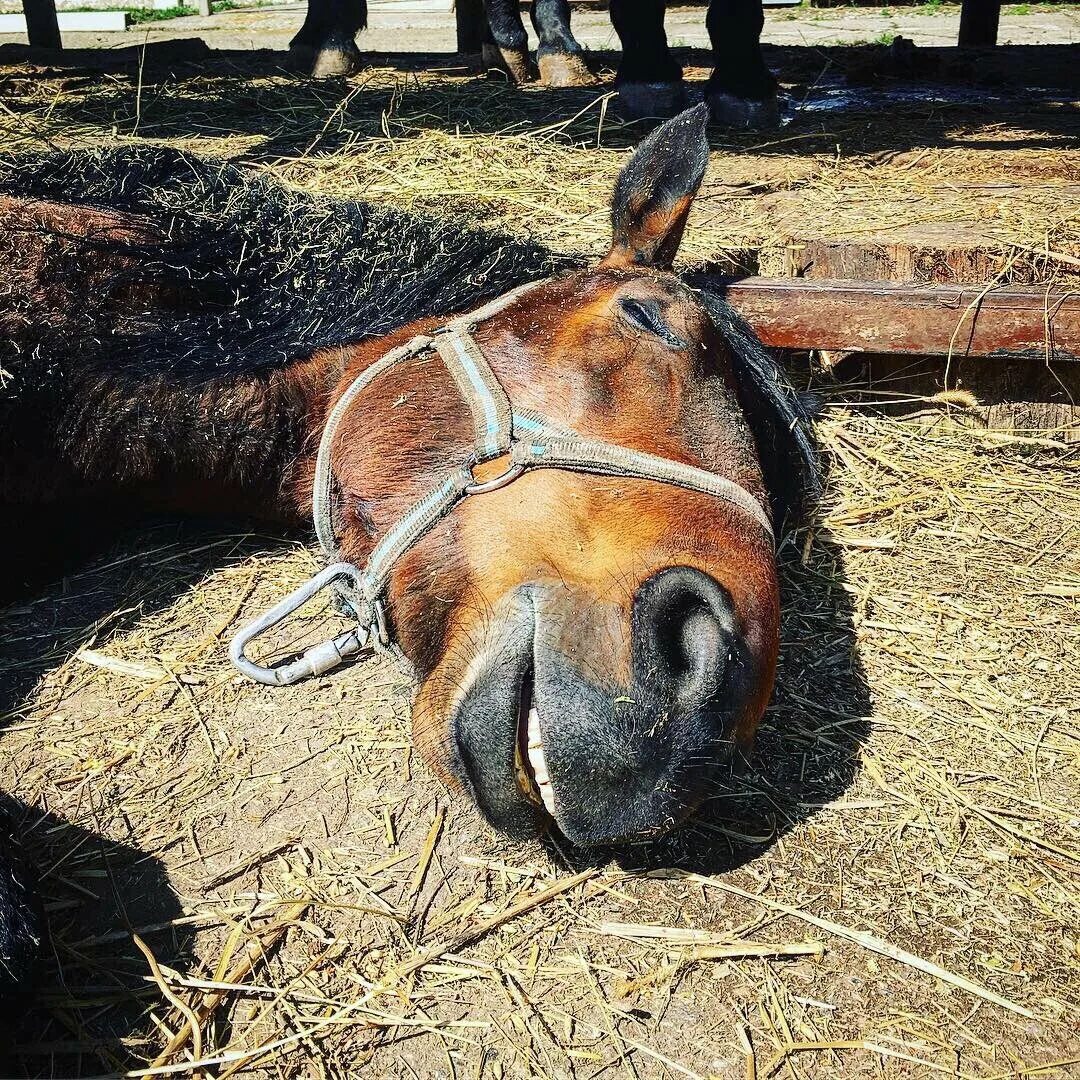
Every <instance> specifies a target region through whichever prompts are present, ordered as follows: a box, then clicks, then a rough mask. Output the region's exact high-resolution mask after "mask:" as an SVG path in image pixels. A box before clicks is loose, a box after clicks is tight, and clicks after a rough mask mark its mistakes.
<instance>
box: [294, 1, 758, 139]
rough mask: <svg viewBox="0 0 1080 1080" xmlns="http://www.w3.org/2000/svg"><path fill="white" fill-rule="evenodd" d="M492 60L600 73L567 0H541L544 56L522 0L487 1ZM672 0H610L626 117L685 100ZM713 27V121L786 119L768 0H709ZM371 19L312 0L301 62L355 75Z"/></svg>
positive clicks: (569, 76)
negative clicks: (674, 47) (766, 38)
mask: <svg viewBox="0 0 1080 1080" xmlns="http://www.w3.org/2000/svg"><path fill="white" fill-rule="evenodd" d="M484 6H485V13H486V26H485V40H484V44H483V55H484V61H485V63H486V64H487V65H488V66H489V67H493V68H499V69H501V70H502V71H504V72H505V73H506V74H507V75H508V76H509V78H510V79H512V80H513V81H514V82H516V83H525V82H530V81H532V80H533V79H535V78H537V77H539V78H540V80H541V81H542V82H543V83H545V84H546V85H548V86H582V85H589V84H591V83H593V82H595V81H596V79H595V76H594V75H593V74H592V73H591V71H590V70H589V67H588V65H587V63H586V61H585V53H584V50H583V49H582V48H581V45H580V44H579V43H578V41H577V39H576V38H575V37H574V35H573V32H572V31H571V29H570V5H569V3H568V2H567V0H535V2H534V3H533V4H532V6H531V15H532V23H533V27H534V29H535V31H536V35H537V38H538V42H539V45H538V48H537V53H536V63H534V62H533V60H532V58H531V57H530V55H529V42H528V34H527V33H526V30H525V25H524V23H523V22H522V19H521V12H520V9H519V0H485V5H484ZM666 7H667V0H611V3H610V13H611V23H612V26H613V27H614V29H615V33H616V34H617V35H618V37H619V42H620V44H621V46H622V59H621V61H620V63H619V69H618V71H617V73H616V76H615V87H616V89H617V90H618V92H619V105H620V111H621V112H622V113H623V114H624V115H625V116H626V117H627V118H628V119H634V118H638V117H643V116H673V115H674V114H675V113H677V112H678V111H679V110H680V109H683V108H685V107H686V88H685V85H684V83H683V79H682V68H681V67H680V66H679V64H678V63H677V62H676V60H675V58H674V57H673V56H672V54H671V50H670V49H669V48H668V43H667V36H666V34H665V32H664V13H665V9H666ZM705 23H706V27H707V28H708V31H709V40H710V41H711V42H712V49H713V71H712V74H711V75H710V77H709V80H708V82H707V83H706V85H705V99H706V101H707V102H708V104H709V108H710V110H711V112H712V117H713V120H714V121H715V122H717V123H720V124H724V125H726V126H729V127H737V128H742V127H766V126H773V125H775V124H776V122H777V120H778V111H777V101H776V79H775V78H774V77H773V75H772V73H771V72H770V71H769V69H768V68H767V67H766V65H765V61H764V59H763V57H762V54H761V44H760V39H761V30H762V27H763V26H764V15H763V12H762V5H761V0H711V2H710V4H709V8H708V13H707V15H706V20H705ZM366 26H367V3H366V0H308V11H307V17H306V19H305V21H304V25H303V26H302V27H301V28H300V30H299V31H298V32H297V34H296V36H295V37H294V38H293V40H292V42H291V46H290V47H291V51H292V53H293V55H294V57H295V58H296V59H297V61H298V62H299V63H300V64H301V65H302V66H303V67H304V68H305V69H306V70H308V71H311V72H312V73H314V74H316V75H341V74H345V75H348V74H352V73H354V72H355V71H357V70H358V69H359V67H360V65H361V57H360V52H359V50H358V49H357V46H356V42H355V37H356V34H357V33H358V32H359V31H361V30H363V29H364V28H365V27H366Z"/></svg>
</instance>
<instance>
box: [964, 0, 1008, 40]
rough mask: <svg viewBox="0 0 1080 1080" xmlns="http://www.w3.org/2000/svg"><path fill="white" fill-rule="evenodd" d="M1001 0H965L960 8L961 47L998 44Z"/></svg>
mask: <svg viewBox="0 0 1080 1080" xmlns="http://www.w3.org/2000/svg"><path fill="white" fill-rule="evenodd" d="M1000 16H1001V0H964V2H963V4H962V5H961V8H960V38H959V40H958V42H957V44H958V45H959V46H960V47H961V48H980V47H982V46H985V45H996V44H997V33H998V19H999V18H1000Z"/></svg>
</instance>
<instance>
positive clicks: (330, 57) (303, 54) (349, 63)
mask: <svg viewBox="0 0 1080 1080" xmlns="http://www.w3.org/2000/svg"><path fill="white" fill-rule="evenodd" d="M289 55H290V56H291V57H292V62H293V66H294V67H295V68H296V69H297V70H298V71H302V72H304V73H305V74H307V75H311V76H313V77H314V78H316V79H325V78H329V77H330V76H332V75H355V74H356V73H357V72H358V71H359V70H360V69H361V68H362V67H363V59H362V58H361V56H360V50H359V49H358V48H357V47H356V42H355V41H353V39H352V38H351V37H348V36H347V35H346V34H332V35H331V36H330V37H328V38H326V40H324V41H322V42H320V44H319V45H317V46H316V45H309V44H307V43H306V42H302V41H293V42H292V43H291V44H290V45H289Z"/></svg>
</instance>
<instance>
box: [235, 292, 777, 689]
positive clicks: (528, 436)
mask: <svg viewBox="0 0 1080 1080" xmlns="http://www.w3.org/2000/svg"><path fill="white" fill-rule="evenodd" d="M547 280H550V279H542V280H540V281H533V282H530V283H529V284H527V285H522V286H521V287H520V288H517V289H514V290H513V291H511V292H509V293H505V294H504V295H502V296H500V297H498V298H496V299H495V300H492V301H491V302H490V303H488V304H485V305H484V306H483V307H481V308H478V309H477V310H476V311H472V312H470V313H468V314H467V315H463V316H461V317H460V318H457V319H454V320H452V321H451V322H449V323H447V324H446V325H445V326H444V327H442V328H441V329H439V330H436V331H435V332H434V333H432V334H430V335H428V334H418V335H417V336H416V337H414V338H413V339H412V340H411V341H409V342H408V343H406V344H405V345H401V346H399V347H398V348H396V349H392V350H391V351H390V352H388V353H386V354H384V355H383V356H382V357H380V358H379V359H378V360H376V361H375V363H373V364H371V365H370V366H369V367H367V368H366V369H365V370H364V371H362V372H361V373H360V374H359V375H358V376H357V377H356V378H355V379H354V380H353V381H352V383H351V384H350V385H349V387H348V388H347V389H346V391H345V392H344V393H343V394H342V395H341V397H340V398H338V400H337V402H336V403H335V405H334V407H333V408H332V409H331V410H330V415H329V416H328V417H327V419H326V424H325V426H324V427H323V432H322V438H321V440H320V442H319V451H318V456H317V457H316V459H315V486H314V493H313V497H312V515H313V517H314V519H315V533H316V535H317V536H318V538H319V544H320V546H321V547H322V550H323V553H324V554H325V556H326V558H327V560H328V562H329V563H330V565H328V566H327V567H326V569H325V570H323V571H321V572H320V573H318V574H316V575H315V576H314V577H313V578H311V579H310V580H309V581H307V582H305V583H304V584H303V585H302V586H300V588H298V589H296V590H295V591H294V592H292V593H290V594H289V595H288V596H287V597H285V599H284V600H282V601H281V602H280V603H279V604H276V605H275V606H274V607H273V608H271V609H270V610H269V611H267V612H266V613H265V614H263V615H262V616H260V617H259V618H258V619H256V620H255V621H254V622H252V623H250V624H248V625H247V626H245V627H244V628H243V629H242V630H241V631H240V632H239V633H238V634H237V635H236V637H234V638H233V640H232V644H231V645H230V647H229V656H230V658H231V659H232V662H233V664H234V665H235V666H236V667H237V668H238V669H239V670H240V671H242V672H243V673H244V674H245V675H247V676H249V677H250V678H252V679H254V680H255V681H256V682H260V683H265V684H267V685H270V686H285V685H288V684H290V683H294V682H297V681H299V680H300V679H303V678H306V677H308V676H310V675H320V674H322V673H323V672H325V671H329V670H330V669H331V668H334V667H337V666H338V664H340V663H341V662H342V661H344V660H346V659H347V658H348V657H350V656H354V655H355V654H356V653H358V652H360V651H361V650H362V649H364V648H368V647H374V648H381V649H388V648H390V647H391V638H390V633H389V630H388V627H387V620H386V614H385V610H384V606H383V605H384V601H385V596H386V590H387V587H388V585H389V583H390V576H391V573H392V571H393V569H394V566H395V565H396V564H397V562H398V560H399V559H400V558H401V557H402V556H403V555H404V554H405V553H406V552H407V551H408V550H409V549H410V548H412V547H413V546H414V545H415V544H416V543H417V542H418V541H420V540H421V539H422V538H423V537H424V536H426V535H427V534H428V533H429V532H430V531H431V530H432V529H433V528H434V527H435V526H436V525H437V524H438V523H439V522H440V521H441V520H442V519H443V518H444V517H446V516H447V515H448V514H449V513H450V512H451V511H452V510H453V509H454V507H455V506H457V504H458V503H459V502H461V501H462V500H463V499H466V498H469V497H472V496H476V495H485V494H487V493H488V492H491V491H497V490H498V489H499V488H502V487H505V486H506V485H507V484H510V483H512V482H513V481H514V480H516V479H517V478H518V477H519V476H521V475H522V474H523V473H525V472H526V471H528V470H530V469H536V468H549V469H568V470H571V471H573V472H583V473H596V474H598V475H601V476H619V477H632V478H637V479H641V480H655V481H658V482H659V483H663V484H669V485H672V486H674V487H681V488H686V489H688V490H690V491H700V492H703V493H704V494H706V495H712V496H713V497H714V498H717V499H722V500H723V501H725V502H727V503H729V504H730V505H731V506H733V507H734V508H735V509H737V510H739V511H740V512H742V513H743V514H744V515H746V516H748V517H751V518H753V519H754V521H755V522H756V523H757V524H758V525H759V526H760V527H761V530H762V532H763V533H764V534H765V535H766V536H767V537H768V538H769V539H770V540H772V538H773V530H772V522H771V520H770V517H769V513H768V511H767V510H766V509H765V507H764V506H763V505H762V504H761V502H760V501H759V500H758V499H757V498H755V496H753V495H751V494H750V492H749V491H747V490H746V489H745V488H743V487H741V486H740V485H739V484H736V483H735V482H734V481H732V480H729V479H728V478H727V477H725V476H718V475H717V474H716V473H712V472H709V471H708V470H706V469H700V468H697V467H695V466H693V465H685V464H683V463H682V462H679V461H672V460H671V459H670V458H666V457H661V456H659V455H657V454H649V453H646V452H644V451H641V450H631V449H629V448H628V447H625V446H617V445H615V444H614V443H609V442H604V441H603V440H598V439H587V438H584V437H582V436H580V435H578V434H577V433H576V432H574V431H572V430H570V429H569V428H565V427H560V426H559V425H556V424H553V423H551V422H550V421H549V420H548V419H546V418H545V417H542V416H540V415H538V414H536V413H533V412H530V411H528V410H518V409H514V407H513V405H512V403H511V401H510V399H509V397H508V396H507V394H506V391H505V390H504V389H503V388H502V385H501V384H500V383H499V380H498V379H497V378H496V376H495V373H494V372H493V371H492V369H491V365H490V364H489V363H488V362H487V359H486V357H485V356H484V353H483V351H482V350H481V348H480V346H479V344H478V343H477V341H476V339H475V338H474V337H473V331H474V330H475V329H476V328H477V327H478V326H479V325H480V324H481V323H484V322H486V321H487V320H489V319H490V318H492V316H494V315H496V314H498V313H499V312H501V311H503V310H504V309H506V308H507V307H509V306H510V305H511V304H513V303H515V302H516V301H517V300H519V299H520V298H521V297H522V296H524V295H525V294H526V293H528V292H531V291H532V290H533V289H535V288H537V287H538V286H540V285H543V284H545V283H546V281H547ZM430 353H437V354H438V355H439V357H440V358H441V359H442V361H443V363H444V364H445V365H446V368H447V370H448V371H449V372H450V374H451V376H452V377H453V379H454V383H455V384H456V386H457V388H458V392H459V393H460V394H461V396H462V398H463V400H464V401H465V403H466V404H467V405H468V407H469V410H470V412H471V414H472V420H473V429H474V435H473V451H472V453H471V454H470V455H469V457H468V459H467V460H466V461H465V462H464V463H463V464H462V466H461V467H460V468H457V469H453V470H451V471H450V472H449V473H448V474H447V475H446V476H445V477H444V479H443V480H442V482H441V483H440V484H438V485H437V486H436V487H434V488H433V489H432V490H431V491H429V492H428V494H427V495H425V496H424V497H423V498H422V499H420V500H419V501H418V502H417V503H415V504H414V505H413V506H412V507H411V508H410V509H409V510H408V511H406V513H405V514H404V515H403V516H402V517H401V519H400V520H399V521H398V522H397V523H396V524H395V525H394V526H393V527H392V528H390V529H388V530H387V532H386V533H385V534H384V535H383V536H382V537H381V539H380V540H379V542H378V543H377V544H376V545H375V549H374V550H373V551H372V553H371V555H370V557H369V558H368V561H367V564H366V565H365V566H364V568H363V569H362V570H361V569H359V568H358V567H356V566H354V565H353V564H352V563H350V562H345V561H343V560H342V556H341V551H340V549H339V547H338V542H337V537H336V536H335V534H334V524H333V493H334V476H333V471H332V468H331V452H332V449H333V446H334V440H335V437H336V435H337V430H338V427H339V426H340V424H341V421H342V419H343V418H344V416H345V414H346V413H347V412H348V411H349V409H350V408H351V407H352V405H353V403H354V402H355V401H356V400H357V398H358V397H359V396H360V395H361V394H362V393H363V392H364V390H365V389H366V388H367V387H368V386H369V385H370V384H371V383H372V382H374V381H375V380H376V379H377V378H378V377H379V376H380V375H382V374H383V373H384V372H386V371H389V370H390V368H392V367H394V366H395V365H396V364H399V363H401V362H402V361H403V360H408V359H411V358H413V357H416V356H420V355H423V354H430ZM499 457H507V458H508V464H507V467H506V469H505V471H504V472H502V473H501V474H500V475H498V476H496V477H495V478H494V479H491V480H487V481H484V482H478V481H477V480H476V478H475V475H474V473H473V470H474V469H475V468H476V466H478V465H482V464H484V463H485V462H488V461H492V460H494V459H495V458H499ZM328 587H329V588H332V589H333V591H334V593H335V596H336V599H337V601H338V602H339V605H340V606H341V607H342V608H343V609H344V610H345V611H346V612H347V613H348V614H349V615H350V616H351V617H353V618H355V619H356V623H357V625H356V628H355V629H352V630H349V631H347V632H346V633H344V634H340V635H338V637H336V638H332V639H331V640H329V641H324V642H321V643H320V644H318V645H315V646H314V647H312V648H311V649H308V650H307V652H305V653H304V654H303V655H302V656H300V657H299V658H298V659H296V660H294V661H292V662H291V663H286V664H280V665H277V666H276V667H264V666H262V665H260V664H256V663H253V662H252V661H251V660H249V659H248V658H247V657H246V656H245V655H244V650H245V648H246V646H247V645H248V644H249V643H250V642H251V641H252V640H253V639H254V638H257V637H259V636H261V635H262V634H264V633H265V632H266V631H267V630H269V629H270V628H271V627H273V626H275V625H277V623H279V622H281V621H283V620H284V619H285V618H286V617H288V616H289V615H290V614H291V613H292V612H293V611H295V610H296V609H297V608H298V607H300V606H301V604H303V603H305V602H306V601H307V600H309V599H310V598H311V597H313V596H315V595H316V594H317V593H319V592H321V591H322V590H323V589H325V588H328Z"/></svg>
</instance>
